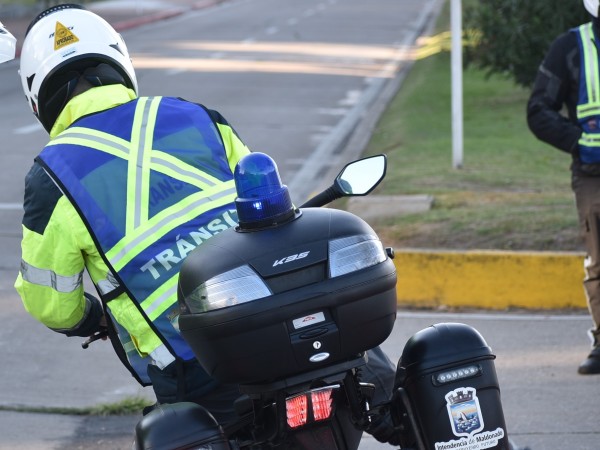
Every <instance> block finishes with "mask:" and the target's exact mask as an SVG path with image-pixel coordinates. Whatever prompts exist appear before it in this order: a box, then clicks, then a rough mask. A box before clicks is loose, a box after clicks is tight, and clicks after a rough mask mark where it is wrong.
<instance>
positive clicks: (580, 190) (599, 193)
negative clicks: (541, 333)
mask: <svg viewBox="0 0 600 450" xmlns="http://www.w3.org/2000/svg"><path fill="white" fill-rule="evenodd" d="M571 186H572V188H573V192H574V193H575V201H576V204H577V212H578V216H579V225H580V227H581V233H582V236H583V239H584V244H585V251H586V253H587V254H586V258H585V261H584V269H585V277H584V280H583V287H584V291H585V294H586V298H587V304H588V309H589V311H590V315H591V317H592V321H593V327H592V329H591V330H590V336H591V339H592V350H591V352H590V353H589V355H588V356H587V358H586V359H585V360H584V361H583V362H582V363H581V364H580V366H579V368H578V372H579V373H580V374H582V375H589V374H600V177H592V176H590V177H584V176H573V179H572V183H571Z"/></svg>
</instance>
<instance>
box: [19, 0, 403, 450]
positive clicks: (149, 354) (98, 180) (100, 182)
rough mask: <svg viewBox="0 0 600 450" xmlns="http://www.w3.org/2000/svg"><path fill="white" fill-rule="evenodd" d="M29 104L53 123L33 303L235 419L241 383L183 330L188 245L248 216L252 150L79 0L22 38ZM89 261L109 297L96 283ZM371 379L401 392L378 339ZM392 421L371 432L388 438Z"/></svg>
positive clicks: (71, 332)
mask: <svg viewBox="0 0 600 450" xmlns="http://www.w3.org/2000/svg"><path fill="white" fill-rule="evenodd" d="M20 77H21V81H22V87H23V91H24V93H25V96H26V98H27V102H28V104H29V106H30V107H31V109H32V111H33V113H34V115H35V116H36V117H37V119H38V120H39V121H40V123H41V124H42V125H43V126H44V128H45V129H46V131H48V133H49V135H50V141H49V142H48V144H47V145H46V147H45V148H44V149H43V150H42V152H41V153H40V154H39V155H38V156H37V158H36V159H35V162H34V164H33V167H32V168H31V170H30V172H29V173H28V174H27V177H26V180H25V199H24V217H23V227H22V228H23V239H22V245H21V246H22V261H21V270H20V273H19V275H18V277H17V280H16V282H15V288H16V289H17V291H18V293H19V294H20V296H21V299H22V301H23V304H24V306H25V308H26V309H27V311H29V312H30V314H32V315H33V316H34V317H35V318H36V319H38V320H39V321H40V322H42V323H43V324H44V325H46V326H47V327H48V328H50V329H52V330H54V331H56V332H59V333H62V334H65V335H67V336H90V335H93V334H94V333H99V332H102V331H103V330H104V329H105V327H107V328H108V334H109V335H110V338H111V341H112V343H113V345H114V347H115V350H116V352H117V354H118V355H119V357H120V358H121V360H122V362H123V363H124V364H125V365H126V366H127V367H128V369H129V370H130V372H131V373H132V375H133V376H134V377H135V378H136V379H137V380H138V381H139V382H140V383H141V384H142V385H152V387H153V389H154V392H155V394H156V397H157V401H158V402H159V403H173V402H177V401H193V402H196V403H199V404H201V405H202V406H204V407H205V408H207V409H208V410H209V411H210V412H211V413H212V414H213V416H215V418H216V419H217V420H218V421H219V422H221V423H224V422H227V421H230V420H232V419H234V417H235V412H234V409H233V401H234V400H235V399H236V398H237V397H238V396H239V391H238V389H237V386H230V385H223V384H220V383H219V382H218V381H217V380H215V379H213V378H212V377H210V376H209V375H208V374H207V373H206V372H205V371H204V370H203V369H202V367H200V365H199V364H198V362H197V361H196V359H195V358H194V355H193V353H192V351H191V349H190V347H189V346H188V345H187V343H186V342H185V341H184V340H183V339H182V337H181V335H180V334H179V330H178V325H177V320H178V314H179V311H178V306H177V292H176V291H177V274H178V271H179V267H180V265H181V263H182V261H183V260H184V259H185V257H186V256H187V255H188V254H189V253H190V252H191V251H192V250H193V249H194V248H195V247H196V246H197V245H201V243H202V242H203V241H204V240H206V239H209V238H210V237H212V236H213V235H214V234H216V233H218V232H220V231H222V230H225V229H227V228H229V227H232V226H235V225H236V224H237V216H236V210H235V205H234V200H235V196H236V191H235V184H234V181H233V171H234V168H235V165H236V164H237V162H238V161H239V160H240V159H241V158H242V157H243V156H245V155H246V154H248V153H249V150H248V148H247V147H246V146H245V144H244V143H243V142H242V141H241V140H240V138H239V136H238V135H237V133H236V132H235V131H234V129H233V128H232V127H231V126H230V125H229V123H228V122H227V121H226V120H225V119H224V118H223V116H222V115H221V114H219V113H218V112H217V111H214V110H211V109H208V108H206V107H205V106H203V105H200V104H196V103H192V102H188V101H185V100H182V99H180V98H171V97H160V96H154V97H140V96H138V86H137V81H136V76H135V71H134V68H133V65H132V62H131V59H130V57H129V53H128V50H127V47H126V45H125V42H124V41H123V39H122V37H121V36H120V35H119V34H118V33H117V32H116V31H115V30H114V29H113V28H112V27H111V26H110V25H109V24H108V23H107V22H106V21H105V20H104V19H102V18H101V17H99V16H97V15H96V14H94V13H92V12H90V11H88V10H86V9H85V8H83V7H82V6H80V5H76V4H63V5H58V6H54V7H52V8H50V9H48V10H46V11H44V12H42V13H41V14H39V15H38V17H36V18H35V19H34V20H33V21H32V23H31V24H30V26H29V28H28V30H27V33H26V36H25V40H24V43H23V46H22V50H21V61H20ZM84 270H87V272H88V274H89V276H90V278H91V280H92V281H93V284H94V287H95V288H96V291H97V293H98V296H99V297H100V301H98V300H97V299H96V298H95V297H94V296H92V295H90V294H89V293H86V292H84V286H83V273H84ZM369 353H370V359H369V361H370V362H369V364H368V366H369V367H368V368H367V369H368V370H367V373H368V376H367V379H366V380H365V381H372V382H374V383H376V384H377V385H379V386H380V387H381V389H380V390H379V392H381V394H380V395H382V397H387V398H389V397H390V395H391V389H392V385H393V379H394V375H395V367H394V365H393V364H392V363H391V362H390V361H389V359H388V358H387V356H385V355H384V354H383V352H382V351H381V349H379V348H377V349H375V350H374V351H370V352H369ZM375 425H378V426H379V427H380V428H381V427H383V428H387V427H386V426H385V425H384V424H374V427H373V429H372V430H371V431H372V433H373V434H377V435H378V436H379V439H384V438H388V435H389V433H390V431H389V430H387V429H384V430H383V432H382V431H381V430H379V429H378V428H377V426H375Z"/></svg>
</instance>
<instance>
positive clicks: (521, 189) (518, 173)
mask: <svg viewBox="0 0 600 450" xmlns="http://www.w3.org/2000/svg"><path fill="white" fill-rule="evenodd" d="M446 13H447V10H446V11H445V12H442V15H441V17H442V20H441V21H440V23H441V25H440V27H439V29H440V30H443V29H444V26H445V25H446V24H445V22H447V19H444V14H446ZM463 91H464V92H463V93H464V96H463V115H464V124H463V127H464V146H463V148H464V156H463V167H462V168H461V169H454V168H453V167H452V121H451V74H450V54H449V53H448V52H442V53H438V54H436V55H434V56H431V57H429V58H426V59H422V60H419V61H417V62H416V63H415V65H414V66H413V68H412V69H411V72H410V74H409V75H408V77H407V78H406V80H405V81H404V83H403V85H402V87H401V89H400V92H399V93H398V94H397V96H396V98H395V99H394V100H393V101H392V102H391V103H390V105H389V107H388V109H387V111H386V112H385V113H384V115H383V116H382V117H381V119H380V121H379V123H378V125H377V126H376V129H375V131H374V134H373V136H372V139H371V142H370V144H369V146H368V149H367V153H368V154H374V153H386V154H387V155H388V158H389V161H388V162H389V169H388V174H387V176H386V179H385V181H384V183H383V185H382V186H381V187H380V188H378V191H377V193H379V194H385V195H396V194H430V195H432V196H433V197H434V205H433V208H432V209H431V210H430V211H429V212H426V213H419V214H413V215H408V216H399V217H395V218H393V219H386V220H382V221H379V222H375V223H374V228H376V230H377V231H378V233H380V234H381V235H382V237H384V239H386V240H387V241H389V243H390V244H392V245H394V246H395V247H426V248H437V247H445V248H469V249H516V250H581V243H580V238H579V234H578V225H577V217H576V210H575V205H574V199H573V194H572V192H571V188H570V172H569V165H570V157H569V156H568V155H566V154H564V153H562V152H560V151H559V150H556V149H554V148H553V147H550V146H548V145H547V144H544V143H542V142H540V141H538V140H537V139H536V138H535V137H534V136H533V135H532V133H531V132H530V130H529V129H528V127H527V123H526V104H527V100H528V96H529V91H528V90H525V89H522V88H520V87H517V86H516V85H515V84H513V83H512V82H511V81H508V80H507V79H505V78H503V77H500V76H493V77H490V78H487V77H486V76H485V75H484V73H483V72H482V71H479V70H476V69H468V70H465V71H464V73H463Z"/></svg>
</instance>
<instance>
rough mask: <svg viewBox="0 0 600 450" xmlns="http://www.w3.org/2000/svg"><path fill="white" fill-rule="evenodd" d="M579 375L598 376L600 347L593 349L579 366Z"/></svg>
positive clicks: (599, 372) (599, 370)
mask: <svg viewBox="0 0 600 450" xmlns="http://www.w3.org/2000/svg"><path fill="white" fill-rule="evenodd" d="M577 372H578V373H579V374H580V375H595V374H600V347H594V349H593V350H592V351H591V352H590V354H589V355H588V357H587V358H586V359H585V360H584V361H583V362H582V363H581V364H580V365H579V368H578V369H577Z"/></svg>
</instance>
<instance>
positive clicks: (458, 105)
mask: <svg viewBox="0 0 600 450" xmlns="http://www.w3.org/2000/svg"><path fill="white" fill-rule="evenodd" d="M450 28H451V34H452V51H451V58H450V59H451V67H452V72H451V73H452V167H453V168H455V169H460V168H461V167H462V165H463V81H462V6H461V0H451V9H450Z"/></svg>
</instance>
